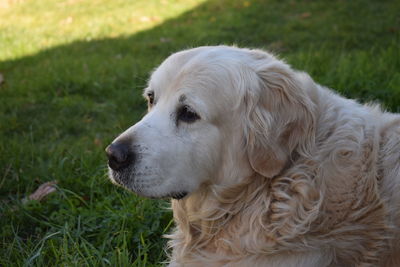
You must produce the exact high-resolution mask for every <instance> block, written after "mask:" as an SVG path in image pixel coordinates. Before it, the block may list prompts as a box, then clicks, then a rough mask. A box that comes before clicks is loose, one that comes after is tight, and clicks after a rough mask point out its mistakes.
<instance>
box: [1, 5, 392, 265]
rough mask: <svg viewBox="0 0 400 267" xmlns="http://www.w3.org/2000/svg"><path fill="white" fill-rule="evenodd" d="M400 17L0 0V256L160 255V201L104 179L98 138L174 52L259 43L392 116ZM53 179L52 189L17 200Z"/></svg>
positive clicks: (125, 118)
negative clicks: (31, 198)
mask: <svg viewBox="0 0 400 267" xmlns="http://www.w3.org/2000/svg"><path fill="white" fill-rule="evenodd" d="M4 3H6V4H7V3H8V4H7V5H6V4H4ZM399 14H400V2H399V1H394V0H393V1H388V0H383V1H372V0H371V1H367V0H354V1H340V0H339V1H328V0H327V1H322V0H318V1H306V0H303V1H278V0H264V1H261V0H250V1H237V0H233V1H228V0H223V1H217V0H210V1H204V0H203V1H200V0H189V1H187V0H179V1H178V0H177V1H172V0H169V1H168V0H151V1H145V0H142V1H122V0H116V1H106V0H93V1H88V0H67V1H50V0H41V1H34V0H25V1H3V4H2V2H0V73H1V74H2V75H3V76H4V83H2V84H1V85H0V266H31V265H34V266H59V265H62V266H127V265H133V266H153V265H154V266H158V265H161V262H162V261H163V260H165V253H164V250H163V248H164V247H165V240H164V239H163V238H162V235H163V234H164V233H167V232H168V231H170V229H171V219H172V216H171V212H170V211H169V210H168V209H167V208H166V207H168V202H167V201H162V200H160V201H156V200H147V199H143V198H140V197H137V196H135V195H133V194H130V193H128V192H125V191H124V190H122V189H120V188H117V187H115V186H113V185H111V183H110V182H109V181H108V180H107V178H106V160H105V156H104V148H105V146H106V145H107V144H108V143H109V142H110V141H111V140H112V139H113V138H114V137H115V136H116V135H117V134H118V133H120V132H121V131H122V130H124V129H126V128H127V127H129V126H130V125H132V124H134V123H135V122H136V121H137V120H138V119H139V118H140V117H141V116H142V115H143V114H144V112H145V109H146V107H145V103H144V101H143V100H142V99H141V90H142V88H143V87H144V85H145V84H146V80H147V79H148V73H149V71H151V70H152V69H153V68H154V67H156V66H157V64H159V63H160V62H161V61H162V60H163V59H164V58H165V57H167V56H168V55H170V54H171V53H172V52H174V51H178V50H180V49H184V48H188V47H193V46H199V45H212V44H237V45H239V46H246V47H260V48H265V49H268V50H271V51H274V52H276V53H278V54H280V55H281V57H283V58H285V59H286V61H287V62H289V63H290V64H291V65H293V66H294V67H295V68H297V69H301V70H304V71H307V72H309V73H310V74H311V75H312V77H313V78H314V79H315V80H316V81H317V82H319V83H321V84H324V85H327V86H329V87H332V88H335V89H336V90H338V91H339V92H341V93H342V94H343V95H345V96H347V97H353V98H359V99H360V100H361V101H379V102H381V103H383V105H384V107H386V108H387V109H388V110H391V111H395V112H396V111H399V104H400V16H399ZM51 180H57V181H58V182H59V184H58V191H57V193H54V194H52V195H50V196H49V197H48V198H47V199H46V200H44V201H42V202H34V201H31V202H28V203H25V204H23V203H22V202H21V199H22V198H24V197H25V196H27V195H29V194H30V193H32V192H33V191H34V190H35V189H36V188H37V186H38V185H40V184H42V183H44V182H46V181H51Z"/></svg>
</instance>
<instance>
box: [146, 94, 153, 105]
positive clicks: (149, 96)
mask: <svg viewBox="0 0 400 267" xmlns="http://www.w3.org/2000/svg"><path fill="white" fill-rule="evenodd" d="M147 98H148V100H149V104H150V105H153V103H154V92H148V93H147Z"/></svg>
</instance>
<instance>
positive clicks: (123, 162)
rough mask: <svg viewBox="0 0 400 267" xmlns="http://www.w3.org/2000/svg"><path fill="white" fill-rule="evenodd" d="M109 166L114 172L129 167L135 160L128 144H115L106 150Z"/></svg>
mask: <svg viewBox="0 0 400 267" xmlns="http://www.w3.org/2000/svg"><path fill="white" fill-rule="evenodd" d="M106 153H107V157H108V166H110V168H111V169H113V170H114V171H120V170H122V169H124V168H126V167H128V166H129V164H130V163H131V162H132V160H133V153H132V152H131V151H130V150H129V147H128V145H127V144H124V143H119V142H115V143H112V144H111V145H109V146H108V147H107V148H106Z"/></svg>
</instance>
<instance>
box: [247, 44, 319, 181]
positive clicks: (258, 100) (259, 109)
mask: <svg viewBox="0 0 400 267" xmlns="http://www.w3.org/2000/svg"><path fill="white" fill-rule="evenodd" d="M251 53H252V55H251V56H252V59H253V60H252V64H253V65H252V66H251V68H252V69H253V70H254V71H255V72H256V76H255V77H257V78H256V79H257V82H256V83H254V82H250V84H251V86H249V87H248V88H246V93H245V99H244V102H245V105H246V110H247V114H246V127H245V139H246V146H247V154H248V158H249V161H250V164H251V166H252V168H253V169H254V170H255V171H256V172H258V173H260V174H261V175H263V176H265V177H274V176H276V175H278V174H279V173H280V172H281V170H282V169H283V168H284V167H285V165H286V164H287V163H288V161H289V160H290V157H291V155H292V152H293V151H294V150H295V149H296V152H298V153H300V154H301V153H307V151H308V150H309V147H308V146H309V145H310V144H311V143H312V142H313V138H314V120H315V118H314V104H313V102H312V101H311V99H310V98H309V96H308V95H307V93H306V90H307V88H304V87H306V86H311V85H312V86H314V83H313V82H312V80H311V78H309V76H308V75H306V74H302V73H298V72H295V71H293V70H292V69H291V68H290V67H289V66H288V65H287V64H285V63H284V62H282V61H279V60H277V59H275V58H274V57H273V56H271V55H269V54H267V53H265V52H262V51H254V50H253V51H252V52H251Z"/></svg>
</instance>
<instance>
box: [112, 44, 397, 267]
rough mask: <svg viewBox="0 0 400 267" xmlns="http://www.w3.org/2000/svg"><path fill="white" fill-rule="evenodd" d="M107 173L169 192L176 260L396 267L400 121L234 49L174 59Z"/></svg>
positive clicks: (134, 186) (160, 73)
mask: <svg viewBox="0 0 400 267" xmlns="http://www.w3.org/2000/svg"><path fill="white" fill-rule="evenodd" d="M144 96H145V97H146V98H147V100H148V113H147V115H146V116H144V117H143V119H142V120H141V121H139V122H138V123H136V124H135V125H133V126H132V127H130V128H129V129H128V130H126V131H125V132H123V133H122V134H121V135H120V136H119V137H117V138H116V139H115V140H114V141H113V142H112V144H111V145H110V146H109V147H107V149H106V152H107V155H108V158H109V167H110V168H109V174H110V178H111V179H112V180H113V181H114V182H115V183H117V184H119V185H122V186H124V187H125V188H127V189H129V190H131V191H134V192H136V193H137V194H139V195H142V196H146V197H150V198H165V197H172V198H173V200H172V209H173V213H174V219H175V223H176V229H175V230H174V231H173V233H172V234H170V235H169V236H168V237H169V238H170V243H169V244H170V247H171V248H172V253H171V255H170V262H169V264H170V266H201V267H203V266H251V267H255V266H285V267H288V266H296V267H297V266H306V267H311V266H318V267H320V266H400V241H399V240H400V231H399V224H400V193H399V192H400V160H399V159H400V116H399V115H395V114H391V113H387V112H383V111H382V110H381V109H380V108H379V106H377V105H361V104H359V103H357V102H355V101H353V100H348V99H345V98H343V97H341V96H339V95H338V94H336V93H334V92H332V91H331V90H329V89H328V88H325V87H323V86H321V85H319V84H317V83H315V82H314V81H313V80H312V79H311V78H310V76H309V75H307V74H306V73H304V72H299V71H295V70H293V69H291V68H290V66H289V65H288V64H286V63H284V62H283V61H281V60H279V59H277V58H276V57H274V56H273V55H271V54H269V53H267V52H264V51H261V50H251V49H240V48H236V47H228V46H214V47H211V46H210V47H199V48H194V49H189V50H185V51H182V52H179V53H176V54H173V55H171V56H170V57H168V58H167V59H166V60H165V61H164V62H163V63H162V64H161V65H160V66H159V67H158V68H157V69H156V70H155V71H154V72H153V74H152V75H151V79H150V81H149V84H148V87H147V88H146V89H145V91H144Z"/></svg>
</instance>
